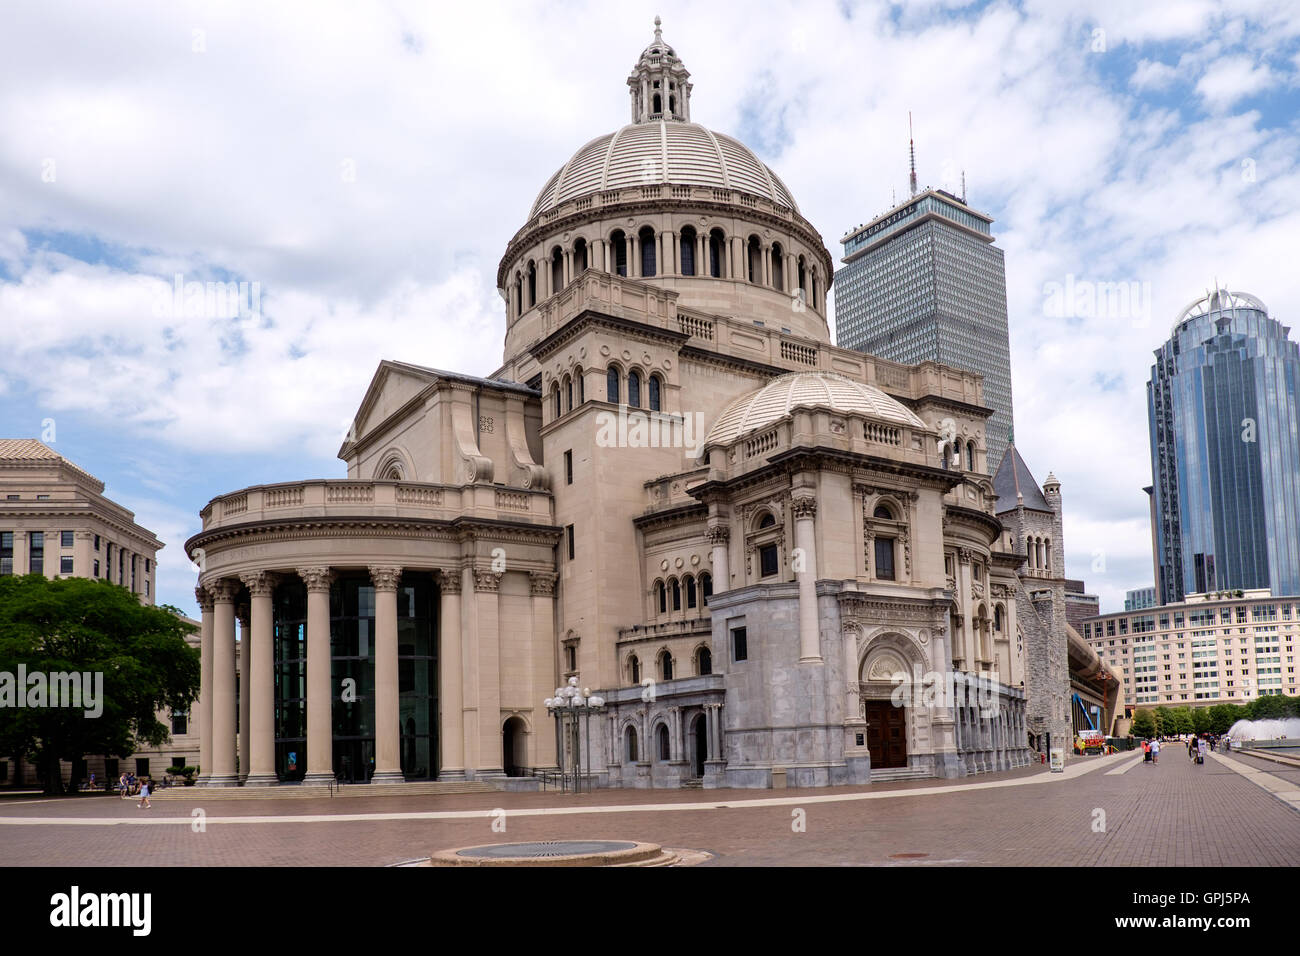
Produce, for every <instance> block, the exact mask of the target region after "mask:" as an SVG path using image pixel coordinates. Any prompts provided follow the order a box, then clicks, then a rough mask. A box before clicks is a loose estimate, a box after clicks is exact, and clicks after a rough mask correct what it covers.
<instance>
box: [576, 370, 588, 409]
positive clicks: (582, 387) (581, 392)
mask: <svg viewBox="0 0 1300 956" xmlns="http://www.w3.org/2000/svg"><path fill="white" fill-rule="evenodd" d="M573 378H574V380H575V381H576V382H577V383H578V404H579V405H581V404H582V403H583V402H585V401H586V400H587V385H586V376H585V375H584V374H583V372H582V366H581V365H579V366H578V367H577V368H576V369H574V370H573Z"/></svg>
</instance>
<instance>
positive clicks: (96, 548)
mask: <svg viewBox="0 0 1300 956" xmlns="http://www.w3.org/2000/svg"><path fill="white" fill-rule="evenodd" d="M95 550H96V551H98V550H99V535H95Z"/></svg>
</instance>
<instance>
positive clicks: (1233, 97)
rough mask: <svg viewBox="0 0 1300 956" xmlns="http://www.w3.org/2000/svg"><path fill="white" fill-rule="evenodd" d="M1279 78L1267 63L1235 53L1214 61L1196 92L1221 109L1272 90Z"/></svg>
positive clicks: (1213, 108)
mask: <svg viewBox="0 0 1300 956" xmlns="http://www.w3.org/2000/svg"><path fill="white" fill-rule="evenodd" d="M1277 81H1278V77H1277V75H1276V74H1275V73H1274V72H1273V71H1272V70H1270V69H1269V68H1268V65H1267V64H1264V63H1258V64H1257V63H1255V62H1254V61H1253V60H1252V59H1251V58H1250V57H1248V56H1234V57H1227V58H1225V59H1222V60H1219V61H1217V62H1215V63H1212V64H1210V66H1209V67H1208V68H1207V69H1206V71H1205V74H1204V75H1203V76H1202V77H1201V78H1200V79H1199V80H1197V81H1196V92H1197V93H1199V94H1201V97H1202V98H1203V99H1204V100H1205V102H1206V105H1207V106H1208V107H1209V108H1210V109H1211V110H1214V111H1216V112H1217V111H1221V110H1224V109H1227V108H1228V107H1230V106H1232V105H1233V104H1234V103H1236V102H1237V101H1238V100H1240V99H1242V98H1243V97H1247V96H1252V95H1254V94H1256V93H1259V92H1262V91H1263V90H1266V89H1268V88H1269V87H1270V86H1273V85H1274V84H1275V83H1276V82H1277Z"/></svg>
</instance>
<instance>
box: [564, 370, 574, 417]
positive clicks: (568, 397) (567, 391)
mask: <svg viewBox="0 0 1300 956" xmlns="http://www.w3.org/2000/svg"><path fill="white" fill-rule="evenodd" d="M564 407H565V409H566V410H567V411H570V412H571V411H573V379H571V378H569V376H567V375H566V376H564Z"/></svg>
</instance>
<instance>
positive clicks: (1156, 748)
mask: <svg viewBox="0 0 1300 956" xmlns="http://www.w3.org/2000/svg"><path fill="white" fill-rule="evenodd" d="M1151 762H1152V763H1159V762H1160V740H1159V738H1157V739H1155V740H1153V741H1151Z"/></svg>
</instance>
